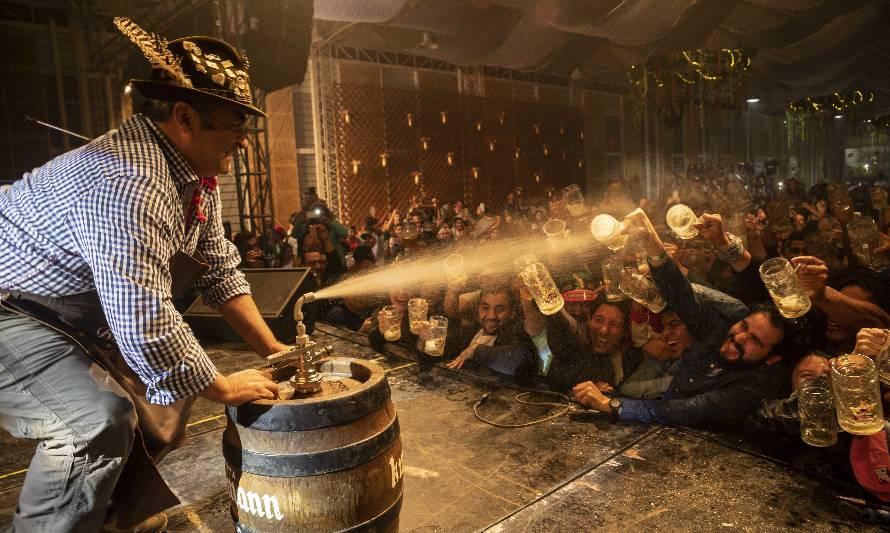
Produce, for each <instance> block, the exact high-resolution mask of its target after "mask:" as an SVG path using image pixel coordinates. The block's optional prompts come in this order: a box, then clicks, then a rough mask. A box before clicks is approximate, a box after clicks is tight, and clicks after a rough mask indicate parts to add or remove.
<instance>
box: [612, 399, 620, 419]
mask: <svg viewBox="0 0 890 533" xmlns="http://www.w3.org/2000/svg"><path fill="white" fill-rule="evenodd" d="M609 407H610V408H611V409H612V417H613V418H615V420H618V418H619V416H620V415H621V398H612V399H611V400H609Z"/></svg>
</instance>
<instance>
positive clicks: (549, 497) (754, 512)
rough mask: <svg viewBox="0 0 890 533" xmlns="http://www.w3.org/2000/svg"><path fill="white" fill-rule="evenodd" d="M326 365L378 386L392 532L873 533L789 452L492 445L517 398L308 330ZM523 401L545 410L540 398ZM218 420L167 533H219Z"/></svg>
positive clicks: (188, 461) (622, 430) (527, 433)
mask: <svg viewBox="0 0 890 533" xmlns="http://www.w3.org/2000/svg"><path fill="white" fill-rule="evenodd" d="M313 338H314V340H316V341H317V342H319V343H322V344H332V345H333V346H334V354H335V355H337V356H348V357H356V358H361V359H372V360H374V361H376V362H378V363H379V364H381V365H382V366H383V367H384V368H385V369H386V371H387V378H388V380H389V383H390V386H391V388H392V397H393V402H394V404H395V406H396V409H397V410H398V415H399V422H400V426H401V438H402V444H403V464H404V470H403V472H404V476H405V477H404V502H403V505H402V511H401V520H400V524H401V531H416V532H427V531H429V532H435V531H480V530H486V531H497V532H501V531H503V532H511V531H534V532H558V531H572V530H579V529H580V530H590V529H592V528H594V527H596V528H604V529H605V530H610V531H638V530H648V531H704V530H708V531H714V530H719V531H727V532H730V531H779V530H782V531H808V532H810V531H871V530H874V531H879V530H880V528H878V527H876V526H868V525H865V524H861V523H858V522H855V521H850V520H849V519H848V513H847V512H846V511H845V510H844V509H843V508H842V507H841V506H840V505H839V504H838V503H837V500H836V495H845V496H853V497H859V498H861V497H863V493H862V492H861V491H860V490H859V489H858V488H857V487H855V486H854V485H853V484H852V479H851V478H846V477H845V476H844V475H843V474H842V471H843V469H844V466H843V465H842V464H840V465H839V464H832V463H831V462H826V460H825V457H824V456H823V455H821V453H822V452H821V451H819V450H815V449H811V448H808V447H806V446H804V445H802V444H799V439H797V442H795V439H794V438H790V439H778V440H776V441H772V442H764V437H763V436H762V435H752V434H751V433H745V432H739V433H735V434H727V433H716V432H709V431H701V430H697V431H692V430H689V429H685V428H672V427H663V426H658V425H641V424H616V423H613V422H612V421H611V420H610V418H609V417H607V416H603V415H598V414H591V415H585V416H577V415H576V416H571V417H569V416H562V417H559V418H556V419H553V420H551V421H548V422H545V423H542V424H537V425H534V426H530V427H524V428H516V429H504V428H497V427H494V426H491V425H488V424H485V423H483V422H480V421H478V420H477V419H476V418H475V417H474V415H473V405H474V404H475V403H476V402H477V401H478V400H479V399H480V398H481V397H482V395H483V394H485V393H491V396H490V397H489V399H488V401H486V402H485V403H484V404H483V405H482V406H481V407H480V413H481V414H482V415H483V416H485V417H487V418H490V419H494V420H498V421H501V422H505V423H515V422H519V421H524V420H528V419H530V418H535V417H538V416H540V415H542V414H546V413H547V412H549V411H547V410H546V409H547V408H543V407H526V406H521V405H518V404H517V403H515V402H514V398H515V396H516V394H518V393H519V392H521V390H519V389H516V388H512V387H510V386H508V383H507V382H506V381H504V380H503V379H500V378H498V377H496V376H494V375H492V374H488V373H482V372H479V373H471V372H466V371H452V370H449V369H447V368H444V367H442V366H434V367H432V368H426V367H424V368H421V365H420V363H418V361H417V360H416V359H415V358H414V357H413V355H412V354H410V353H409V352H408V351H406V350H404V349H402V348H400V347H398V346H389V347H388V348H387V352H386V353H379V352H376V351H374V350H373V349H372V348H371V347H370V346H369V345H368V342H367V338H366V337H364V336H361V335H357V334H354V333H352V332H349V331H344V330H340V329H337V328H332V327H329V326H324V325H320V326H319V328H318V331H316V334H315V335H314V336H313ZM208 352H209V354H210V356H211V357H212V358H213V360H214V362H215V363H216V365H217V366H218V368H219V369H220V371H221V372H224V373H228V372H231V371H234V370H239V369H243V368H249V367H255V366H260V365H261V364H262V363H263V361H262V360H261V359H260V358H259V357H258V356H256V355H255V354H254V353H253V352H251V351H249V350H248V349H247V348H246V346H244V345H238V344H227V345H214V346H211V347H209V349H208ZM532 399H533V400H540V401H548V399H549V398H548V397H546V396H540V397H538V398H532ZM224 426H225V417H224V415H223V414H222V409H221V408H220V407H219V406H217V405H214V404H211V403H209V402H207V401H205V400H203V399H200V400H199V401H198V402H197V404H196V406H195V410H194V413H193V415H192V419H191V423H190V424H189V428H188V439H187V440H186V444H185V446H184V447H183V448H181V449H179V450H176V451H174V452H173V453H171V454H170V456H169V457H168V458H167V459H166V460H165V461H164V463H163V464H162V465H161V472H162V474H163V475H164V477H165V479H166V480H167V481H168V483H169V484H170V486H171V487H172V488H173V490H174V492H176V494H177V495H178V496H179V497H180V499H181V500H182V502H183V503H182V505H180V506H178V507H176V508H174V509H171V510H170V511H169V515H170V527H169V531H171V532H198V533H205V532H211V531H212V532H217V531H232V530H233V526H232V521H231V518H230V516H229V513H228V495H227V492H226V484H225V474H224V465H223V459H222V451H221V446H220V443H221V435H222V430H223V428H224ZM34 446H35V443H34V442H30V441H23V440H19V439H13V438H11V437H10V436H9V435H7V434H5V433H2V432H0V447H2V449H3V450H4V451H3V454H2V459H0V529H5V528H7V527H8V526H9V524H10V521H11V515H12V512H13V511H14V509H15V504H16V499H17V498H18V493H19V488H20V486H21V482H22V479H23V475H24V471H25V469H27V465H28V462H29V460H30V457H31V454H32V453H33V450H34Z"/></svg>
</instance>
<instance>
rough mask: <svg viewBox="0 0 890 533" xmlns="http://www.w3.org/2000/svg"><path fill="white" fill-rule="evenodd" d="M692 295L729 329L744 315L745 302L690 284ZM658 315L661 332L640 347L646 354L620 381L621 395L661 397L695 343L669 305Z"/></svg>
mask: <svg viewBox="0 0 890 533" xmlns="http://www.w3.org/2000/svg"><path fill="white" fill-rule="evenodd" d="M692 290H693V291H694V292H695V298H696V299H697V300H698V301H699V302H701V303H702V304H703V305H707V306H708V307H710V311H711V312H712V313H713V314H714V315H715V317H717V318H719V319H720V320H721V321H722V322H723V324H724V325H723V328H724V329H725V328H728V327H729V326H731V325H732V324H733V323H734V322H735V321H736V318H737V317H739V316H744V315H746V314H747V312H748V309H747V308H746V307H745V304H743V303H742V302H740V301H738V300H736V299H735V298H731V297H728V296H727V295H725V294H723V293H721V292H718V291H715V290H714V289H711V288H708V287H705V286H702V285H698V284H695V283H693V284H692ZM657 316H658V319H659V321H660V322H661V326H662V329H661V335H660V337H659V338H653V339H650V340H649V341H647V342H646V343H645V344H644V345H643V346H642V347H641V348H642V350H643V352H644V353H645V354H646V357H644V358H643V362H642V363H640V366H638V367H637V370H636V371H635V372H634V373H633V374H632V375H631V376H630V377H629V378H627V379H626V380H625V381H624V383H622V384H621V388H620V389H619V393H620V394H621V396H626V397H629V398H639V399H652V398H660V397H661V396H662V395H663V394H664V392H665V391H666V390H667V389H668V387H669V386H670V384H671V381H673V377H674V372H675V371H676V368H677V366H678V365H679V362H680V359H681V358H682V356H683V354H684V353H686V350H687V349H689V348H690V347H691V346H693V345H694V343H695V342H696V339H695V337H693V336H692V333H690V330H689V328H688V327H687V326H686V324H685V323H684V322H683V319H682V318H680V315H678V314H677V312H676V311H674V310H673V309H671V308H666V309H665V310H664V311H662V312H661V313H660V314H659V315H657Z"/></svg>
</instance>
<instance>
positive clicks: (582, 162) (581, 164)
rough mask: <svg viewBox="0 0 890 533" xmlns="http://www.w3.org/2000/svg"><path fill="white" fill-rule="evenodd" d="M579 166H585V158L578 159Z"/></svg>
mask: <svg viewBox="0 0 890 533" xmlns="http://www.w3.org/2000/svg"><path fill="white" fill-rule="evenodd" d="M578 168H584V160H583V159H579V160H578Z"/></svg>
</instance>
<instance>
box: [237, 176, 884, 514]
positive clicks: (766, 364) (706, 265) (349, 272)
mask: <svg viewBox="0 0 890 533" xmlns="http://www.w3.org/2000/svg"><path fill="white" fill-rule="evenodd" d="M303 199H304V206H303V208H302V210H301V211H300V212H299V213H296V214H295V215H294V217H293V218H292V230H291V231H290V233H288V232H287V231H285V230H283V228H277V229H276V230H275V231H274V232H272V233H274V234H275V235H277V237H275V236H274V235H273V236H272V237H273V238H274V239H275V240H274V242H276V243H284V246H282V247H291V248H293V249H296V250H299V253H298V254H296V259H295V260H293V261H291V262H290V264H299V263H301V262H302V264H305V265H307V266H309V267H311V268H312V269H313V271H314V272H315V274H316V280H317V281H318V283H319V285H320V286H328V285H330V284H333V283H335V282H336V281H337V280H339V279H343V278H344V277H349V276H355V275H360V274H361V273H363V272H368V271H371V270H372V269H386V268H392V267H391V266H390V265H393V264H399V263H400V262H409V263H410V261H412V258H414V257H424V256H429V255H430V254H431V253H432V254H436V255H437V256H439V255H441V256H443V257H444V256H445V255H447V254H448V253H452V252H453V251H460V250H468V249H472V247H474V246H478V245H479V244H480V243H484V242H497V241H498V240H500V239H508V238H514V239H517V238H518V239H522V238H523V237H529V238H531V237H536V236H540V235H541V234H542V226H543V225H544V223H546V222H547V221H548V220H550V219H560V220H562V221H565V222H566V224H567V228H568V231H567V232H566V233H567V234H569V235H574V236H576V238H577V240H576V241H573V242H574V244H573V245H572V250H571V252H570V253H563V254H560V255H558V256H557V255H554V254H551V255H548V254H547V253H542V254H540V255H541V260H542V261H543V262H544V263H545V264H546V266H547V268H548V269H549V272H550V273H551V274H552V276H553V278H554V280H555V281H556V284H557V285H558V286H559V288H560V290H561V291H562V292H563V300H564V302H565V307H564V308H563V310H562V311H560V312H558V313H556V314H552V315H544V314H542V313H541V312H540V310H539V308H538V307H537V305H536V303H535V301H534V300H533V298H532V297H531V294H530V292H529V290H528V289H527V288H526V287H525V286H524V285H523V283H522V282H521V281H519V280H518V279H517V278H516V277H515V275H513V273H505V272H500V271H497V270H491V271H486V270H485V269H483V270H481V271H479V272H472V273H471V275H470V276H469V277H468V278H467V279H457V280H448V281H447V282H445V281H443V283H442V284H437V283H421V284H404V285H403V286H398V285H396V286H394V287H393V288H392V289H391V290H390V291H389V294H384V295H367V294H364V295H353V296H348V297H346V298H344V299H342V300H336V301H332V302H327V303H326V304H325V308H324V311H323V314H324V318H323V320H325V321H327V322H329V323H332V324H334V325H339V326H343V327H347V328H350V329H352V330H355V331H359V332H363V333H367V334H369V336H370V339H371V341H372V343H374V344H376V345H378V346H382V345H383V343H384V342H386V340H385V338H384V335H383V333H384V324H383V320H382V319H381V317H380V316H379V313H380V312H381V309H382V307H383V306H384V305H392V306H395V307H396V309H397V310H398V311H399V312H400V314H401V316H402V322H403V324H402V328H401V331H402V337H401V339H400V340H399V341H398V342H399V343H401V344H402V345H404V346H405V347H408V348H409V349H416V350H417V351H418V352H419V353H422V352H423V346H424V344H423V341H424V340H425V337H426V335H427V332H426V331H425V330H424V328H420V330H416V328H415V331H416V334H415V333H411V332H409V331H410V330H411V328H410V327H409V323H408V313H407V306H408V302H409V301H410V300H411V299H412V298H423V299H425V300H426V301H427V303H428V306H429V312H428V314H429V315H434V314H435V315H442V316H445V317H448V319H449V329H448V334H447V338H446V343H445V350H444V357H443V359H444V360H445V361H447V364H448V366H449V367H451V368H461V367H467V368H470V367H476V368H487V369H490V370H491V371H494V372H497V373H500V374H504V375H508V376H512V377H513V378H514V379H516V380H517V381H518V382H519V383H520V384H523V385H529V386H539V387H540V386H544V387H549V388H550V389H551V390H555V391H563V392H566V393H569V394H571V395H572V396H573V397H574V399H575V400H576V401H577V402H579V403H580V404H583V405H584V406H587V407H588V408H591V409H595V410H597V411H602V412H604V413H610V414H611V415H612V416H614V417H615V419H616V420H618V421H640V422H660V423H666V424H680V425H698V424H713V423H716V424H724V423H753V424H754V425H755V426H756V427H758V428H761V429H764V430H770V431H776V430H778V431H786V432H789V431H790V432H798V431H799V426H798V418H797V417H798V407H797V391H798V390H799V388H800V387H801V384H802V383H804V382H805V381H806V380H808V379H812V378H814V377H816V376H820V375H828V374H830V360H831V359H832V358H833V357H835V356H838V355H841V354H846V353H854V352H855V353H862V354H866V355H869V356H872V357H877V356H879V355H880V353H881V351H882V350H884V349H885V348H884V347H885V346H886V345H887V340H888V339H887V330H886V329H883V328H888V327H890V314H888V311H890V298H888V292H887V291H888V281H887V275H888V274H890V270H888V269H887V268H886V267H887V254H888V251H890V244H888V243H890V239H888V238H887V236H886V232H887V226H888V223H890V208H888V203H887V190H886V189H885V188H884V187H883V184H882V183H877V184H875V185H873V186H863V185H858V186H854V187H850V186H848V185H846V184H841V183H839V182H837V183H821V184H818V185H816V186H814V187H811V188H810V189H809V190H804V189H803V188H802V187H801V186H800V184H799V183H798V182H797V180H795V179H789V180H787V182H785V183H781V182H780V181H779V180H770V179H766V178H764V177H763V176H753V177H744V176H739V175H738V174H736V173H724V174H720V173H717V172H701V173H700V175H694V176H692V177H690V178H688V179H679V178H678V179H677V180H675V182H674V183H672V184H671V187H669V188H668V189H667V190H666V191H665V193H664V194H663V195H662V197H660V198H658V199H650V198H646V197H644V195H643V194H642V192H641V190H640V187H639V185H638V183H637V181H636V180H627V181H620V180H615V181H612V182H610V183H608V184H607V187H606V188H605V190H604V192H603V195H602V198H601V199H600V201H599V202H590V201H588V202H587V206H586V208H585V211H584V212H583V213H582V214H580V216H579V213H578V212H577V211H576V210H575V211H574V216H572V213H570V212H569V210H568V209H567V205H566V198H564V197H563V195H562V194H561V191H555V190H549V191H545V196H542V197H540V198H534V199H530V200H528V201H527V200H526V198H525V197H524V196H523V194H522V191H521V190H519V189H517V190H514V191H512V192H511V193H510V194H509V195H508V196H507V198H505V200H504V201H503V203H502V205H501V206H499V209H498V210H497V211H496V212H495V211H493V210H491V209H489V208H488V207H487V206H485V205H484V204H480V205H479V206H478V208H477V209H476V210H475V212H473V213H471V212H470V210H469V209H468V208H467V207H465V206H464V205H463V203H462V202H461V201H460V200H457V201H454V202H450V203H446V204H444V205H439V204H438V203H437V202H435V201H429V202H426V201H424V200H423V199H415V201H414V202H413V203H412V205H411V206H410V208H409V209H407V210H405V211H401V210H393V211H392V212H390V213H388V214H386V216H384V217H383V219H382V220H381V219H378V218H375V217H374V216H371V215H369V216H368V217H366V218H365V219H364V223H363V226H362V228H361V229H360V230H359V229H358V228H356V227H354V226H353V227H349V228H347V227H345V226H344V225H342V224H340V223H339V222H338V221H337V220H336V219H335V218H334V217H333V216H332V215H331V213H330V210H329V209H328V208H327V206H326V205H325V204H324V201H323V200H321V199H319V198H318V197H317V196H316V195H315V193H314V191H310V192H309V194H307V195H305V196H304V198H303ZM677 203H683V204H686V205H688V206H689V207H691V208H692V209H693V211H694V212H695V213H696V214H697V215H700V218H699V220H698V224H697V225H696V228H697V230H698V233H699V236H698V237H696V238H695V239H691V240H684V239H680V238H678V237H677V236H676V235H673V234H672V233H671V231H670V229H669V228H667V227H666V225H665V223H664V221H665V213H666V211H667V209H668V208H670V207H671V206H672V205H675V204H677ZM599 213H608V214H611V215H613V216H614V217H616V218H617V219H619V220H623V221H624V222H625V226H626V227H627V230H626V231H627V232H628V233H629V236H630V239H629V241H628V244H627V245H626V246H625V248H624V249H623V250H619V251H618V252H617V257H618V258H619V259H620V261H621V262H622V264H623V265H624V266H632V267H636V268H638V269H639V270H640V271H641V272H642V273H643V274H645V275H646V276H647V277H649V278H650V279H651V280H652V281H654V283H655V285H656V286H657V288H658V291H659V292H660V294H661V296H662V297H663V299H664V300H665V301H666V303H667V306H666V307H665V308H664V309H663V310H662V311H661V312H659V313H653V312H652V311H650V310H649V309H647V308H646V307H644V306H643V305H641V304H640V303H637V302H636V301H633V300H623V301H614V298H613V299H610V298H608V297H607V294H606V293H607V291H606V290H605V288H606V285H605V284H604V281H603V274H602V267H601V263H602V261H603V260H604V259H606V258H609V257H615V254H613V253H612V252H610V251H608V250H606V249H605V248H603V247H602V246H600V245H599V244H597V243H596V242H595V241H593V240H592V239H590V234H589V231H588V229H587V228H588V225H589V223H590V220H591V218H592V217H594V216H595V215H597V214H599ZM867 218H870V219H871V220H873V221H874V225H875V226H876V231H877V234H878V235H877V239H878V241H877V244H876V245H875V246H872V247H871V248H870V249H867V250H865V251H864V252H863V250H860V249H859V248H858V247H857V240H856V238H855V237H856V236H855V235H854V236H853V237H854V238H851V233H852V229H851V228H852V227H853V224H854V223H855V222H856V221H857V220H859V221H860V222H861V221H862V220H865V219H867ZM581 236H583V237H584V238H581ZM260 241H262V238H260V239H255V240H253V241H251V243H253V244H254V245H255V246H258V247H259V248H262V246H261V245H259V242H260ZM236 242H237V241H236ZM291 243H292V244H291ZM240 247H241V244H239V248H240ZM260 255H261V254H256V256H257V257H259V256H260ZM291 255H292V256H293V253H292V252H291ZM242 257H244V258H245V264H246V265H249V263H248V262H249V261H251V254H250V252H249V251H248V252H247V253H245V252H244V251H243V250H242ZM773 257H786V258H788V259H789V260H790V261H791V263H792V264H793V265H794V266H795V271H796V275H797V277H798V279H799V282H800V283H801V284H802V285H803V287H804V288H805V290H806V292H807V294H808V296H809V298H810V300H811V302H812V310H811V311H810V312H809V313H807V314H806V315H805V316H804V317H802V318H801V319H796V320H789V319H786V318H784V317H783V316H782V315H781V314H780V313H779V312H778V310H777V309H776V307H775V305H774V304H773V303H772V300H771V299H770V296H769V294H768V292H767V290H766V289H765V287H764V284H763V282H762V281H761V279H760V276H759V274H758V267H759V266H760V265H761V264H762V263H763V262H764V261H766V260H768V259H770V258H773ZM285 263H286V261H280V262H279V264H285ZM884 400H885V401H887V402H888V403H890V392H887V393H886V394H885V395H884ZM887 412H890V411H887ZM878 435H879V436H878V437H877V438H878V439H879V440H880V442H879V441H876V440H875V438H870V437H861V438H865V439H868V438H870V439H871V442H872V444H870V445H871V446H873V447H874V446H877V447H879V448H882V449H884V450H886V447H887V443H886V434H885V433H884V432H881V433H879V434H878ZM856 438H860V437H856ZM855 467H856V465H855V464H854V471H855V472H856V475H857V478H858V479H859V481H860V483H862V485H863V486H865V487H866V488H867V489H869V490H871V491H872V492H873V493H874V494H875V495H877V496H878V497H879V498H882V499H885V500H890V488H888V487H885V486H884V484H883V483H878V482H876V481H875V479H877V478H876V477H875V476H877V475H878V474H875V473H874V472H875V470H874V469H872V471H871V473H869V471H868V469H865V470H863V468H859V469H856V468H855ZM881 467H882V468H890V460H888V459H887V454H886V453H884V455H883V464H882V465H881ZM888 471H890V470H888ZM885 472H887V471H885ZM884 477H886V476H884ZM887 485H890V484H887Z"/></svg>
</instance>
